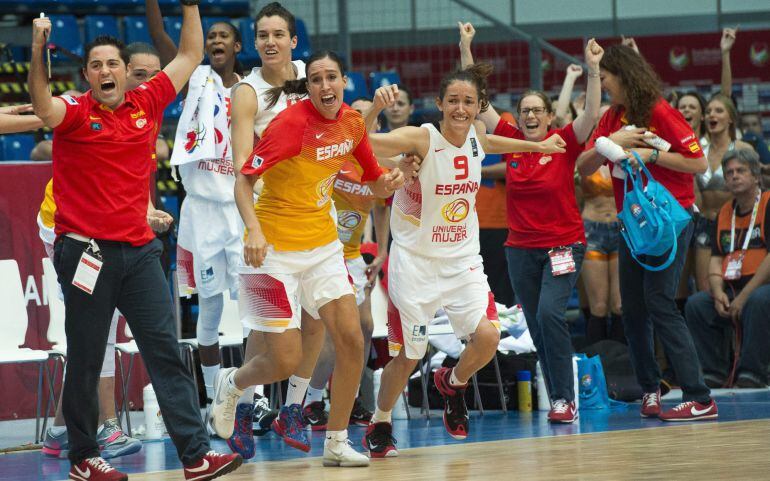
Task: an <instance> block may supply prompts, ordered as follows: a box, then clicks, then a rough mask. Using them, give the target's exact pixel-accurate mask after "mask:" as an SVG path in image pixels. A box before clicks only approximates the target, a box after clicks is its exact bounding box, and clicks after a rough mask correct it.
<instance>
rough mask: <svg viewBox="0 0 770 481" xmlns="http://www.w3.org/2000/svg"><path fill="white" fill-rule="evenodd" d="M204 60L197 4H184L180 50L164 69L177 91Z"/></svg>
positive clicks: (201, 29) (201, 28) (201, 30)
mask: <svg viewBox="0 0 770 481" xmlns="http://www.w3.org/2000/svg"><path fill="white" fill-rule="evenodd" d="M202 61H203V27H202V26H201V16H200V13H199V12H198V6H197V5H184V4H182V32H181V35H180V37H179V51H178V52H177V54H176V57H174V59H173V60H172V61H171V62H170V63H169V64H168V65H166V68H164V69H163V71H164V72H165V73H166V75H168V77H169V78H170V79H171V82H172V83H173V84H174V88H175V89H176V91H177V92H179V91H181V90H182V88H183V87H184V86H185V85H186V84H187V81H188V80H190V75H192V73H193V71H194V70H195V69H196V68H197V67H198V65H200V63H201V62H202Z"/></svg>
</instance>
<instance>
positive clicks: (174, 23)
mask: <svg viewBox="0 0 770 481" xmlns="http://www.w3.org/2000/svg"><path fill="white" fill-rule="evenodd" d="M163 25H164V28H165V29H166V33H168V36H169V37H171V40H173V41H174V43H175V44H176V45H177V46H178V45H179V36H180V35H181V34H182V17H165V18H163Z"/></svg>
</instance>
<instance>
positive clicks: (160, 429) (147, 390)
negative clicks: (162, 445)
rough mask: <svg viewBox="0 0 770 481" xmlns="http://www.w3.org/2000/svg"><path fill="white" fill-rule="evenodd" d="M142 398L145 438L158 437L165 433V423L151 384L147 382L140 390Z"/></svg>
mask: <svg viewBox="0 0 770 481" xmlns="http://www.w3.org/2000/svg"><path fill="white" fill-rule="evenodd" d="M142 398H143V400H144V425H145V429H146V430H145V435H144V438H145V439H160V438H161V437H163V435H164V434H166V425H165V424H164V423H163V415H162V414H161V413H160V406H158V398H157V397H156V396H155V390H154V389H153V388H152V384H148V385H146V386H145V387H144V389H143V390H142Z"/></svg>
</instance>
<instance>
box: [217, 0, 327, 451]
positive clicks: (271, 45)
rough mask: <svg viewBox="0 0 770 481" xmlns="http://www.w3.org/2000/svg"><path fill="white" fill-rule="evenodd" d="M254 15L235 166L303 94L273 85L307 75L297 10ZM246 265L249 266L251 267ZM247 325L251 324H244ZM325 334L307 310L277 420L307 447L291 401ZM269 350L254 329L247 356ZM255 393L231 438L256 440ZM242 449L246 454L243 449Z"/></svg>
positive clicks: (241, 407) (236, 117) (238, 98)
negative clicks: (298, 355)
mask: <svg viewBox="0 0 770 481" xmlns="http://www.w3.org/2000/svg"><path fill="white" fill-rule="evenodd" d="M254 21H255V32H256V38H255V46H256V49H257V53H258V54H259V56H260V58H261V59H262V66H261V67H256V68H254V69H253V70H252V71H251V73H249V74H248V75H247V76H246V77H245V78H244V79H243V81H241V82H240V83H238V84H237V85H236V86H235V87H233V97H232V99H233V101H232V105H233V110H232V133H231V135H232V142H233V160H234V163H235V168H236V171H240V169H241V167H242V166H243V164H244V163H245V162H246V159H247V158H248V157H249V155H250V154H251V152H252V150H253V149H254V145H255V144H256V141H257V140H258V139H259V138H260V137H261V136H262V132H264V130H265V128H266V127H267V125H268V124H269V123H270V121H271V120H273V118H274V117H275V116H276V115H278V113H279V112H281V111H282V110H284V109H285V108H286V107H288V106H289V105H291V104H293V103H294V102H296V101H298V100H301V98H300V97H298V96H296V95H293V94H292V95H290V96H287V95H286V94H285V93H281V94H280V95H279V96H278V98H277V100H276V101H275V102H274V103H271V102H270V101H269V99H268V97H267V91H268V90H269V89H271V88H273V87H277V86H282V85H283V84H284V82H286V81H287V80H295V79H301V78H304V77H305V63H304V62H303V61H302V60H295V61H292V60H291V52H292V50H293V49H294V48H295V47H296V46H297V35H296V23H295V19H294V15H292V14H291V12H289V11H288V10H287V9H286V8H284V7H283V6H281V4H280V3H278V2H272V3H269V4H267V5H265V6H264V7H263V8H262V9H261V10H260V11H259V12H258V13H257V15H256V17H255V20H254ZM260 184H261V182H260ZM243 268H244V269H246V270H248V267H243ZM244 330H250V329H249V328H248V327H244ZM323 339H324V326H323V323H321V322H320V321H318V320H314V319H313V318H312V317H311V316H309V315H308V314H307V313H306V312H305V311H303V312H302V353H303V357H302V362H301V363H300V365H299V367H298V368H297V372H295V374H294V375H293V376H291V378H289V387H288V389H287V392H286V399H285V401H284V406H283V407H282V408H281V413H280V414H279V416H278V418H277V419H276V420H275V421H273V424H272V427H273V429H274V430H275V431H276V432H277V433H278V434H279V435H280V436H282V437H283V438H284V441H285V442H286V443H287V444H289V445H290V446H292V447H295V448H298V449H300V450H303V451H307V450H309V449H310V442H309V441H308V439H307V436H306V435H305V433H304V425H303V419H302V415H301V408H300V409H299V411H297V410H296V409H289V407H290V406H292V405H294V404H297V405H298V406H301V405H302V400H303V398H304V397H305V392H306V391H307V386H308V383H309V382H310V376H311V374H312V373H313V367H314V366H315V364H316V360H317V359H318V354H319V353H320V351H321V347H322V345H323ZM264 352H266V346H265V343H264V340H263V337H262V333H261V332H257V331H251V333H250V334H249V338H248V342H247V343H246V353H245V361H248V360H249V359H251V358H253V357H254V356H256V355H257V354H259V353H264ZM253 396H254V389H253V388H251V389H247V390H246V391H245V392H244V394H243V396H241V398H240V400H239V401H238V407H237V408H236V423H235V431H234V434H233V438H231V439H237V441H236V443H240V444H249V443H250V444H251V445H253V439H252V438H251V435H250V431H251V427H250V426H249V424H248V421H247V420H246V419H245V416H246V414H247V413H248V412H249V407H250V406H251V404H252V401H251V399H252V397H253ZM255 412H256V411H255ZM274 417H275V415H274V414H272V415H271V416H266V417H265V418H264V419H263V420H261V421H260V425H263V426H262V427H266V426H264V424H266V423H265V421H269V420H270V419H271V418H274ZM268 425H269V424H268ZM231 447H233V448H235V446H232V445H231ZM234 450H235V449H234ZM238 452H239V453H241V454H243V451H242V450H240V449H239V450H238Z"/></svg>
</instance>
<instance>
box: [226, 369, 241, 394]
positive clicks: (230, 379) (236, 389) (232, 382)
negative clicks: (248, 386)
mask: <svg viewBox="0 0 770 481" xmlns="http://www.w3.org/2000/svg"><path fill="white" fill-rule="evenodd" d="M227 382H228V383H229V384H230V389H232V390H233V391H234V392H236V393H238V396H240V395H241V394H243V393H244V391H245V390H244V389H241V388H239V387H238V386H236V385H235V371H233V372H232V374H230V375H229V376H228V379H227Z"/></svg>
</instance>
